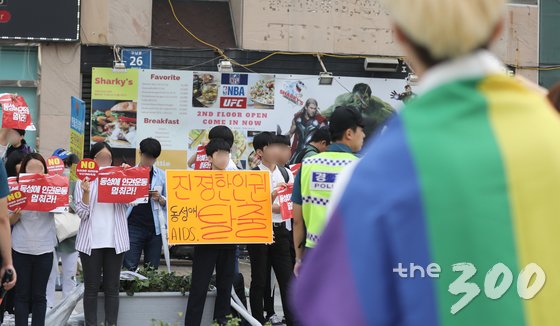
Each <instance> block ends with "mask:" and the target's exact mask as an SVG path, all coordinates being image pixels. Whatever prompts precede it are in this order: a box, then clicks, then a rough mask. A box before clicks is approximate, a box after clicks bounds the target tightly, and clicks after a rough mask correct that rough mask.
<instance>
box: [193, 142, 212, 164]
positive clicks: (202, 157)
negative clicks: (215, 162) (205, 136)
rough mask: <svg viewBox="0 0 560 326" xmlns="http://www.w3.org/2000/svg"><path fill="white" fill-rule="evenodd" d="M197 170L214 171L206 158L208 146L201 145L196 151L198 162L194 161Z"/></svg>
mask: <svg viewBox="0 0 560 326" xmlns="http://www.w3.org/2000/svg"><path fill="white" fill-rule="evenodd" d="M194 169H195V170H212V164H211V163H210V161H209V160H208V156H206V146H203V145H200V146H198V148H197V149H196V160H195V161H194Z"/></svg>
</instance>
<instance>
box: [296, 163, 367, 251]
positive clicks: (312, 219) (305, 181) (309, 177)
mask: <svg viewBox="0 0 560 326" xmlns="http://www.w3.org/2000/svg"><path fill="white" fill-rule="evenodd" d="M355 160H357V157H356V156H355V155H354V154H352V153H340V152H324V153H321V154H317V155H314V156H312V157H309V158H306V159H305V160H303V164H302V166H301V197H302V200H303V203H302V211H303V220H304V222H305V227H306V228H307V239H306V242H305V246H306V247H308V248H314V247H315V245H316V244H317V240H318V239H319V236H320V235H321V233H323V229H324V228H325V224H326V221H327V205H328V203H329V199H330V197H331V192H332V189H333V186H334V182H335V181H336V178H337V176H338V174H339V173H340V172H341V171H342V170H343V169H344V168H345V167H346V166H347V165H349V164H350V163H352V162H353V161H355Z"/></svg>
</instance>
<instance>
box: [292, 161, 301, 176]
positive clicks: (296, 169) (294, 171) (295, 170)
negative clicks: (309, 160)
mask: <svg viewBox="0 0 560 326" xmlns="http://www.w3.org/2000/svg"><path fill="white" fill-rule="evenodd" d="M299 168H301V163H298V164H292V165H290V171H292V174H293V175H297V174H298V172H299Z"/></svg>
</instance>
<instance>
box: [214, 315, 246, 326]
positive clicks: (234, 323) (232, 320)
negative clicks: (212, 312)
mask: <svg viewBox="0 0 560 326" xmlns="http://www.w3.org/2000/svg"><path fill="white" fill-rule="evenodd" d="M224 322H225V323H224ZM239 325H241V319H239V318H237V317H233V316H232V315H228V316H226V320H225V321H222V322H220V323H218V322H217V321H214V322H212V325H211V326H239Z"/></svg>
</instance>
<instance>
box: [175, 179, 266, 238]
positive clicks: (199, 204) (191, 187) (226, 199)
mask: <svg viewBox="0 0 560 326" xmlns="http://www.w3.org/2000/svg"><path fill="white" fill-rule="evenodd" d="M167 219H168V238H169V244H170V245H179V244H231V243H272V241H273V239H272V209H271V198H270V175H269V173H268V172H265V171H192V170H189V171H185V170H169V171H167Z"/></svg>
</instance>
